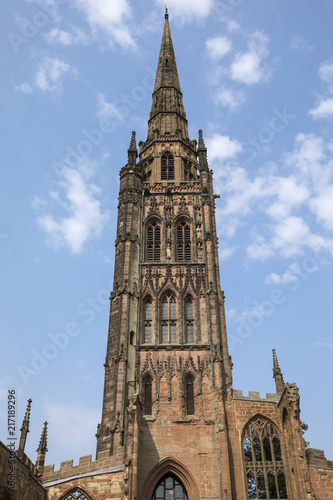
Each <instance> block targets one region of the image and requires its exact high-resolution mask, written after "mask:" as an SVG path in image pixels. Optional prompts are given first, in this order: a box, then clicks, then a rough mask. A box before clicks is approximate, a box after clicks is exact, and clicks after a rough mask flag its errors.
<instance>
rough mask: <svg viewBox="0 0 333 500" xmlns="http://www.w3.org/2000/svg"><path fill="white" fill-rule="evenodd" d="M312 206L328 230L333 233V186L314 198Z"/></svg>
mask: <svg viewBox="0 0 333 500" xmlns="http://www.w3.org/2000/svg"><path fill="white" fill-rule="evenodd" d="M310 206H311V209H312V210H313V212H314V213H315V214H316V216H317V217H318V219H319V221H320V222H322V223H323V225H324V226H325V227H326V229H328V230H329V231H333V185H330V186H327V187H326V188H324V189H323V190H322V191H321V192H320V193H319V194H318V195H317V196H316V197H315V198H313V199H312V200H311V203H310Z"/></svg>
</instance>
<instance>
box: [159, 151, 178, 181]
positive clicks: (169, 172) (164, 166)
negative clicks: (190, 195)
mask: <svg viewBox="0 0 333 500" xmlns="http://www.w3.org/2000/svg"><path fill="white" fill-rule="evenodd" d="M174 178H175V166H174V158H173V155H172V154H171V153H169V152H167V153H165V154H164V155H162V158H161V180H162V181H171V180H174Z"/></svg>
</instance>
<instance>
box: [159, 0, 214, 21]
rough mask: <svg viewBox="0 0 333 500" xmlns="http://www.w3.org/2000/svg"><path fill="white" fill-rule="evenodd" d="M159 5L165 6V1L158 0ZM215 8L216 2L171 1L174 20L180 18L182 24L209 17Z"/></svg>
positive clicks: (194, 0) (169, 3)
mask: <svg viewBox="0 0 333 500" xmlns="http://www.w3.org/2000/svg"><path fill="white" fill-rule="evenodd" d="M156 3H157V5H160V6H161V7H164V6H165V1H164V0H156ZM213 6H214V0H169V1H168V2H167V7H168V8H169V11H170V14H172V18H175V17H179V18H180V20H181V21H182V22H187V21H192V19H201V18H205V17H207V16H208V15H209V14H210V12H211V10H212V8H213Z"/></svg>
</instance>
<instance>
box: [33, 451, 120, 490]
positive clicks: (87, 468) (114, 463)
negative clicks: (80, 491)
mask: <svg viewBox="0 0 333 500" xmlns="http://www.w3.org/2000/svg"><path fill="white" fill-rule="evenodd" d="M120 470H123V464H122V463H120V462H119V457H118V456H117V455H114V456H110V454H109V452H108V451H107V450H106V451H105V452H100V453H99V455H98V460H92V456H91V455H85V456H83V457H80V459H79V463H78V465H73V460H65V461H64V462H61V463H60V469H59V470H56V471H55V470H54V464H52V465H46V466H45V467H44V469H43V476H42V483H43V484H45V483H50V482H54V481H61V480H62V479H68V478H71V477H74V476H82V475H90V474H91V475H94V474H96V473H99V474H103V473H107V472H110V473H111V472H119V471H120Z"/></svg>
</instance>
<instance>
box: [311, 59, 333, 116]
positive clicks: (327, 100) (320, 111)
mask: <svg viewBox="0 0 333 500" xmlns="http://www.w3.org/2000/svg"><path fill="white" fill-rule="evenodd" d="M319 77H320V79H321V80H322V82H323V83H324V84H325V86H326V87H327V92H328V93H329V94H332V93H333V63H332V62H325V63H323V64H322V65H321V66H320V68H319ZM327 92H326V96H325V97H324V96H323V95H322V96H319V98H318V104H317V106H316V107H315V108H313V109H310V111H309V115H310V116H312V118H313V119H314V120H318V119H325V118H328V119H330V118H333V97H331V96H327Z"/></svg>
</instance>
